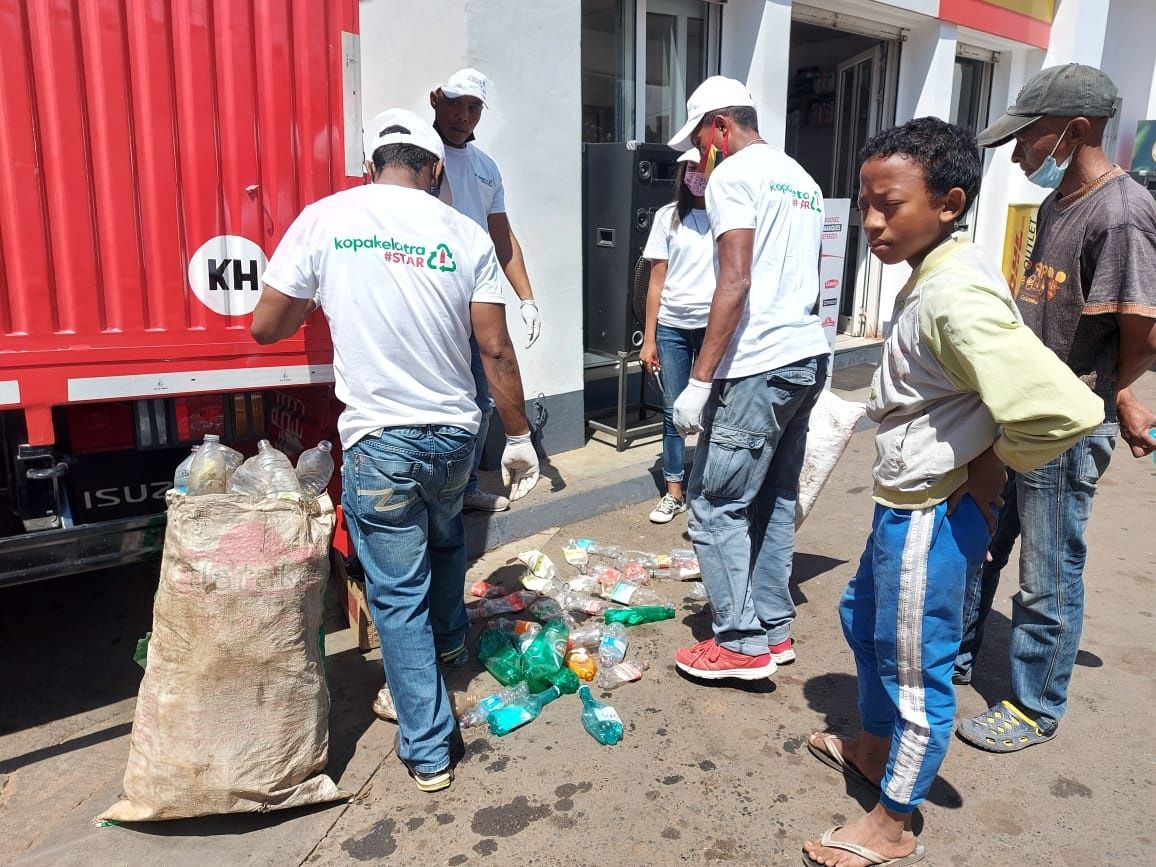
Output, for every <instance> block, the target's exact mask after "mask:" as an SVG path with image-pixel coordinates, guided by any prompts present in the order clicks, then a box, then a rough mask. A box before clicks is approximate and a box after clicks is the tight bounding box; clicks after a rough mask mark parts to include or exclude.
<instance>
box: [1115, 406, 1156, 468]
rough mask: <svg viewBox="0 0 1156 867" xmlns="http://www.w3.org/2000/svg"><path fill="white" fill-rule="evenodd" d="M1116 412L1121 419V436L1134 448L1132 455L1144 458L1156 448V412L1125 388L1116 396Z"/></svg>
mask: <svg viewBox="0 0 1156 867" xmlns="http://www.w3.org/2000/svg"><path fill="white" fill-rule="evenodd" d="M1116 413H1117V415H1118V416H1119V419H1120V436H1122V437H1123V438H1124V442H1126V443H1127V444H1128V446H1129V448H1131V449H1132V457H1134V458H1142V457H1144V455H1148V454H1151V453H1152V452H1153V450H1156V438H1154V437H1153V436H1152V433H1151V431H1152V428H1154V427H1156V414H1154V413H1153V412H1152V410H1150V409H1148V407H1146V406H1144V404H1142V403H1140V401H1138V400H1136V399H1135V398H1134V397H1132V394H1131V392H1130V391H1128V390H1127V389H1125V390H1124V391H1121V392H1120V394H1119V395H1118V396H1117V398H1116Z"/></svg>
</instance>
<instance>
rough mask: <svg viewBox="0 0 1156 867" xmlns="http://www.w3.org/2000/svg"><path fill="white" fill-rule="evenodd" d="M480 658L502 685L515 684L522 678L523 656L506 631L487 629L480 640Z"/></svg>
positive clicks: (487, 669)
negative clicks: (519, 653)
mask: <svg viewBox="0 0 1156 867" xmlns="http://www.w3.org/2000/svg"><path fill="white" fill-rule="evenodd" d="M478 659H480V660H481V661H482V665H484V666H485V667H486V671H488V672H489V673H490V674H492V675H493V676H494V680H496V681H497V682H498V683H500V684H501V685H502V686H513V685H514V684H515V683H517V682H518V681H520V680H521V679H522V658H521V657H520V656H519V655H518V648H516V647H514V645H513V642H511V640H510V636H508V635H507V634H506V633H505V632H503V631H502V630H500V629H487V630H485V631H484V632H483V633H482V637H481V639H480V640H479V641H478Z"/></svg>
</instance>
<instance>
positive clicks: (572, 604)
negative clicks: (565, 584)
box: [554, 590, 610, 617]
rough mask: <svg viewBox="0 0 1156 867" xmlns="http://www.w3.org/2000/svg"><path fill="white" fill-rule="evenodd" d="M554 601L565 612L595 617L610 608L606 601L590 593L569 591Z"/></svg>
mask: <svg viewBox="0 0 1156 867" xmlns="http://www.w3.org/2000/svg"><path fill="white" fill-rule="evenodd" d="M554 601H555V602H557V603H558V604H559V605H560V606H562V610H563V611H576V612H578V613H579V614H590V615H593V616H595V617H596V616H598V615H600V614H601V613H602V612H603V611H605V610H606V609H607V608H609V607H610V606H609V604H608V603H607V602H606V600H604V599H596V598H595V597H593V596H591V595H590V594H588V593H573V592H571V591H569V590H566V591H563V592H562V593H559V594H558V595H557V596H555V597H554Z"/></svg>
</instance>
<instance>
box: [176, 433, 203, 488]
mask: <svg viewBox="0 0 1156 867" xmlns="http://www.w3.org/2000/svg"><path fill="white" fill-rule="evenodd" d="M200 449H201V447H200V446H199V445H195V446H193V448H192V451H190V452H189V455H188V457H186V458H185V459H184V460H183V461H181V462H180V463H179V464H177V469H176V472H174V473H173V490H174V491H176V492H177V493H178V494H187V493H188V492H189V467H190V466H192V463H193V458H195V457H196V456H197V452H198V451H200Z"/></svg>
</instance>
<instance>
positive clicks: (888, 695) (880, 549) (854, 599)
mask: <svg viewBox="0 0 1156 867" xmlns="http://www.w3.org/2000/svg"><path fill="white" fill-rule="evenodd" d="M990 538H991V534H990V533H989V532H988V528H987V524H986V523H985V522H984V519H983V515H982V514H980V511H979V508H978V507H977V506H976V505H975V503H974V502H973V501H972V499H971V498H970V497H965V498H964V499H963V500H962V501H960V503H959V504H958V506H957V507H956V509H955V511H954V512H953V513H952V514H951V515H948V514H947V503H940V504H939V505H937V506H932V507H928V508H926V509H895V508H889V507H886V506H880V505H876V506H875V515H874V518H873V519H872V524H871V535H870V537H869V538H868V539H867V547H866V549H865V550H864V551H863V557H862V558H861V559H860V561H859V571H858V572H856V573H855V577H854V578H852V579H851V583H850V584H849V585H848V586H847V589H846V591H844V593H843V598H842V599H841V600H840V602H839V616H840V618H841V620H842V621H843V634H844V635H845V636H846V637H847V643H848V644H850V645H851V650H852V651H854V653H855V666H856V668H857V669H858V674H859V717H860V720H861V724H862V726H863V729H864V731H866V732H868V733H870V734H873V735H877V736H879V737H890V738H891V754H890V756H889V757H888V759H887V770H886V773H885V774H884V775H883V782H882V788H883V793H882V796H881V798H880V801H881V802H882V803H883V806H885V807H887V808H888V809H890V810H895V811H897V812H900V813H906V812H910V811H912V810H914V809H915V808H916V807H917V806H918V805H919V804H920V802H922V801H923V799H924V798H925V797H926V796H927V792H928V790H929V789H930V788H931V782H932V780H934V779H935V775H936V774H937V773H938V772H939V766H940V765H941V764H943V759H944V756H946V755H947V745H948V742H949V741H950V740H951V730H952V726H953V724H954V718H955V688H954V687H953V686H952V683H951V674H952V669H953V667H954V663H955V655H956V653H957V652H958V650H959V641H960V638H961V635H962V632H963V591H964V588H965V586H966V585H967V576H968V575H969V574H971V573H973V572H975V570H976V569H978V568H979V567H980V566H981V565H982V564H983V560H984V556H985V554H986V552H987V546H988V541H989V540H990Z"/></svg>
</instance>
